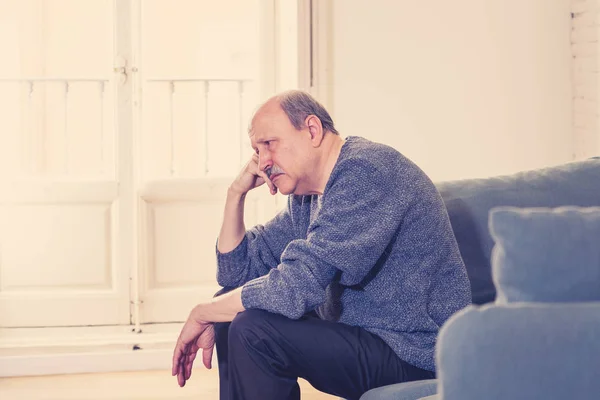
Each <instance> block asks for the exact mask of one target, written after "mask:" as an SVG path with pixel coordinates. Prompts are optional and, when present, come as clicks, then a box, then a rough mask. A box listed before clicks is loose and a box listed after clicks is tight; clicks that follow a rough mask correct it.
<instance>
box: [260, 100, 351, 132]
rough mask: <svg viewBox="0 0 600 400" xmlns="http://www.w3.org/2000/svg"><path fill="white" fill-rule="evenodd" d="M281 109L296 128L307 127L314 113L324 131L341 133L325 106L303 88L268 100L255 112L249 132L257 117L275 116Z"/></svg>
mask: <svg viewBox="0 0 600 400" xmlns="http://www.w3.org/2000/svg"><path fill="white" fill-rule="evenodd" d="M281 110H283V112H284V113H285V114H286V115H287V117H288V119H289V120H290V123H291V124H292V125H293V126H294V128H296V130H301V129H303V128H305V127H306V119H307V118H308V117H309V116H311V115H314V116H315V117H317V118H318V119H319V121H320V122H321V125H322V127H323V131H325V132H331V133H333V134H336V135H338V134H339V133H338V131H337V130H336V129H335V126H334V123H333V120H332V118H331V116H330V115H329V113H328V112H327V110H326V109H325V107H323V106H322V105H321V104H320V103H319V102H318V101H317V100H316V99H315V98H314V97H312V96H311V95H310V94H308V93H306V92H303V91H301V90H289V91H287V92H283V93H280V94H278V95H275V96H273V97H271V98H270V99H269V100H267V101H266V102H265V103H264V104H263V105H262V106H260V107H259V109H258V110H257V111H256V113H255V114H254V117H253V118H252V122H251V124H250V127H249V129H248V130H249V133H250V134H251V131H252V126H253V125H254V121H255V119H256V118H261V117H264V116H266V117H269V116H273V115H276V114H277V113H279V112H281Z"/></svg>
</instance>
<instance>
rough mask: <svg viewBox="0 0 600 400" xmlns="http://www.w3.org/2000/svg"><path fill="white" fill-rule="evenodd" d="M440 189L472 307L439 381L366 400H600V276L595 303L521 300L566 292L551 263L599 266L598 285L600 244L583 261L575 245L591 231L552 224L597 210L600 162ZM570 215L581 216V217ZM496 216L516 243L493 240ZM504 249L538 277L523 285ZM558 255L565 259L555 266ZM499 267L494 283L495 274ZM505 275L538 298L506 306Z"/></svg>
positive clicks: (443, 344)
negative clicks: (551, 287) (537, 292)
mask: <svg viewBox="0 0 600 400" xmlns="http://www.w3.org/2000/svg"><path fill="white" fill-rule="evenodd" d="M437 186H438V189H439V191H440V193H441V194H442V197H443V199H444V202H445V204H446V207H447V209H448V214H449V217H450V221H451V223H452V227H453V229H454V233H455V235H456V239H457V241H458V244H459V247H460V251H461V254H462V257H463V259H464V261H465V265H466V267H467V272H468V275H469V278H470V281H471V289H472V296H473V304H474V305H473V306H470V307H468V308H467V309H465V310H462V311H461V312H459V313H457V314H456V315H454V316H453V317H452V318H451V319H450V320H449V321H448V322H447V323H446V324H445V325H444V327H442V329H441V331H440V335H439V339H438V346H437V349H436V357H437V359H436V363H437V372H438V379H437V380H429V381H420V382H407V383H401V384H397V385H389V386H385V387H381V388H376V389H373V390H370V391H369V392H367V393H365V394H364V395H363V396H362V397H361V400H375V399H378V400H379V399H381V400H416V399H424V398H427V399H428V400H429V399H439V400H453V399H462V400H470V399H473V400H474V399H520V398H523V399H525V398H527V399H542V398H543V399H567V398H577V399H585V398H594V399H600V386H599V385H600V378H596V379H595V380H594V379H591V377H592V376H593V375H595V374H597V373H598V371H600V345H599V344H598V342H600V339H598V340H596V337H598V338H600V286H598V285H597V284H598V283H599V282H600V275H599V276H598V280H597V281H596V282H595V284H596V286H594V284H593V283H592V285H591V288H592V289H591V290H589V291H591V292H594V290H593V289H594V288H598V290H597V294H598V296H597V298H596V299H594V298H593V296H591V297H589V298H586V299H579V298H577V296H575V298H576V300H573V298H572V297H573V296H571V297H569V296H563V297H564V298H563V297H561V296H558V295H556V293H554V294H553V295H554V296H555V297H556V298H554V297H552V296H549V297H548V298H544V300H543V301H540V299H538V298H535V296H530V295H526V294H523V293H526V292H527V290H532V288H533V289H535V288H538V289H539V288H545V287H546V286H548V285H547V283H548V282H552V280H553V278H556V280H557V282H556V285H557V287H563V288H564V286H567V287H569V285H570V284H571V283H570V282H568V279H567V281H565V276H566V277H569V276H570V275H569V274H566V275H561V274H557V275H556V276H555V275H549V272H548V271H547V270H545V269H543V268H546V267H545V266H546V265H547V264H548V263H551V262H554V261H556V262H557V263H558V262H559V261H560V262H562V264H560V263H559V264H560V265H559V266H558V267H561V266H562V268H563V269H564V264H565V261H564V258H565V257H567V258H566V259H567V260H576V264H577V263H578V264H577V265H575V266H574V268H575V267H579V266H580V264H582V265H584V264H585V263H586V262H587V263H590V262H591V263H592V264H593V263H595V262H597V264H595V265H593V266H592V269H591V275H592V279H589V277H588V276H586V278H587V279H588V281H589V280H591V281H593V280H594V279H593V276H594V275H593V273H594V271H600V261H597V260H594V259H593V256H594V255H595V254H598V251H600V250H598V249H600V236H598V237H597V238H596V239H597V241H596V242H594V241H592V242H588V241H583V242H585V245H587V247H585V246H584V248H583V250H581V251H576V247H575V246H574V245H575V244H578V243H582V240H576V239H574V238H573V237H577V238H579V239H581V238H582V237H585V236H577V232H576V231H577V229H580V230H581V229H583V228H585V227H588V228H589V226H588V225H589V224H588V225H586V224H585V223H583V222H581V221H579V222H574V223H573V224H572V225H569V224H568V223H567V224H566V225H565V226H564V227H562V228H560V227H561V225H560V224H558V225H556V226H555V225H552V223H551V222H552V221H554V222H556V221H555V220H556V219H557V218H558V219H560V218H559V217H562V214H560V213H564V212H565V211H564V210H562V209H560V210H559V211H558V213H559V217H557V215H556V212H557V211H556V208H559V207H562V206H577V207H586V208H587V207H600V157H596V158H592V159H589V160H585V161H578V162H571V163H567V164H564V165H559V166H555V167H550V168H544V169H538V170H533V171H526V172H521V173H517V174H513V175H507V176H500V177H493V178H486V179H468V180H460V181H450V182H441V183H439V184H437ZM503 207H504V208H503ZM506 207H509V208H508V209H506ZM510 207H512V208H510ZM540 208H544V209H545V213H542V214H543V215H544V217H539V216H538V214H535V213H534V215H536V216H537V217H539V218H540V219H541V220H543V219H544V218H546V219H547V220H548V221H550V222H548V221H546V222H548V224H547V226H544V228H540V226H543V225H544V224H543V223H538V224H537V225H536V224H535V223H534V224H533V225H532V222H531V219H532V217H531V213H532V212H534V211H535V210H539V209H540ZM570 212H571V214H569V215H580V214H581V213H580V210H571V211H570ZM584 214H585V213H584ZM490 215H495V217H496V218H497V220H498V221H497V223H498V225H499V226H503V223H504V225H506V224H507V223H506V221H504V220H508V221H510V223H508V225H509V226H511V225H510V224H511V223H512V224H513V226H512V232H513V233H514V234H513V235H512V236H511V235H509V236H508V237H505V236H502V235H501V234H500V233H494V230H493V229H492V228H493V226H492V225H493V224H492V221H490V218H489V216H490ZM507 215H508V216H507ZM515 215H516V216H517V217H515ZM537 217H536V218H537ZM503 218H504V220H503ZM519 218H521V219H519ZM573 218H575V217H573ZM566 220H569V219H568V218H566ZM575 220H577V218H575ZM503 221H504V222H503ZM515 221H516V222H515ZM563 222H564V221H563ZM584 222H585V221H584ZM592 225H593V224H592ZM515 226H516V227H517V228H515ZM531 226H533V227H534V228H536V229H538V231H533V232H534V233H531V232H530V234H529V236H523V235H522V234H520V232H524V231H527V229H530V228H528V227H531ZM557 226H559V228H560V229H559V228H557ZM582 227H583V228H582ZM531 229H533V228H531ZM531 229H530V230H531ZM509 231H510V229H509ZM494 234H495V236H494V237H493V236H492V235H494ZM511 237H512V238H519V240H520V241H515V240H514V239H511ZM532 238H541V239H540V240H541V242H540V243H537V248H536V247H535V246H532V244H531V240H530V239H532ZM542 239H543V240H542ZM502 240H504V241H506V243H505V244H506V245H507V246H508V245H510V246H508V247H507V248H506V249H509V250H507V252H508V253H509V254H513V253H518V254H519V256H520V257H521V259H520V260H519V262H520V263H521V264H525V265H527V266H528V268H529V264H532V265H538V264H539V265H538V266H539V269H538V270H537V271H536V272H535V273H533V272H531V271H529V269H527V271H529V272H526V273H525V274H524V275H519V274H523V268H522V265H521V268H512V269H511V268H508V267H507V266H510V265H511V263H510V262H512V263H513V264H514V263H515V260H513V259H510V257H508V258H509V261H510V262H508V261H506V260H504V259H502V257H500V261H499V260H498V258H497V257H496V258H495V259H494V262H492V261H491V260H492V256H493V254H496V255H497V254H498V253H502V249H503V248H502ZM544 240H545V242H544ZM589 243H597V246H596V247H594V246H593V245H590V244H589ZM494 245H496V248H494ZM511 246H512V247H511ZM544 246H546V247H544ZM548 246H550V248H548ZM506 249H504V250H506ZM542 249H544V250H542ZM552 249H555V250H556V251H557V252H558V251H559V250H560V251H563V253H567V256H565V255H564V254H558V255H553V256H552V257H553V258H552V257H551V255H552V254H553V253H552V252H550V251H549V250H552ZM502 254H504V253H502ZM590 254H591V255H590ZM540 255H545V256H548V257H551V258H548V257H546V258H545V259H543V260H544V262H545V264H544V263H543V262H538V264H536V262H537V261H539V260H538V259H540V257H539V256H540ZM561 257H563V258H561ZM581 257H584V258H583V259H581ZM585 257H588V258H587V259H586V258H585ZM536 260H537V261H536ZM496 264H497V265H498V266H497V267H496V266H495V267H494V268H495V269H494V273H493V271H492V265H496ZM566 264H567V265H568V264H569V262H566ZM512 266H513V267H514V265H512ZM542 267H543V268H542ZM497 268H499V269H500V271H504V270H506V271H512V272H511V273H512V274H513V275H512V276H511V275H510V273H505V274H504V275H503V274H502V273H500V272H499V271H498V270H497ZM503 268H504V269H503ZM594 268H596V269H595V270H594ZM532 270H533V267H532ZM515 271H516V272H515ZM563 272H564V271H563ZM536 273H537V274H538V276H536ZM528 274H529V275H528ZM540 274H542V278H541V279H540V276H539V275H540ZM543 274H546V275H543ZM505 275H506V276H510V279H512V281H511V282H512V283H511V284H514V283H515V282H521V281H524V282H528V283H529V284H530V285H531V286H532V288H527V287H526V288H525V289H523V292H522V293H521V294H520V297H519V296H516V297H515V296H512V297H511V295H508V296H507V295H506V293H505V292H503V291H500V292H499V293H498V294H500V296H497V287H499V286H500V288H502V287H501V284H502V281H499V280H498V279H500V278H502V277H503V276H505ZM584 275H585V274H584ZM527 276H530V277H535V278H536V279H530V281H532V282H534V283H533V284H531V282H529V281H528V280H527V279H524V277H525V278H527ZM579 278H581V276H579ZM510 279H509V281H510ZM584 280H585V279H584ZM536 285H537V286H536ZM561 285H562V286H561ZM508 286H510V285H508ZM517 286H518V285H517ZM572 286H573V287H572V289H573V292H574V293H578V292H581V290H582V288H581V287H582V282H579V281H577V282H573V283H572ZM521 289H522V288H521ZM588 289H589V288H588ZM511 290H512V289H511ZM557 290H558V289H557ZM555 292H556V291H555ZM558 292H560V290H558ZM508 293H512V292H511V291H510V290H508ZM513 297H514V298H513ZM508 298H510V299H511V301H508V300H507V299H508ZM584 300H585V301H584ZM438 391H439V393H438Z"/></svg>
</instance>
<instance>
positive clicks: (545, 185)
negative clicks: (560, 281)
mask: <svg viewBox="0 0 600 400" xmlns="http://www.w3.org/2000/svg"><path fill="white" fill-rule="evenodd" d="M599 182H600V158H593V159H589V160H585V161H578V162H571V163H567V164H563V165H559V166H556V167H551V168H544V169H538V170H534V171H526V172H521V173H517V174H514V175H507V176H500V177H494V178H486V179H465V180H458V181H447V182H441V183H437V184H436V186H437V188H438V190H439V191H440V193H441V195H442V198H443V200H444V203H445V204H446V208H447V210H448V215H449V217H450V222H451V224H452V228H453V230H454V234H455V236H456V240H457V242H458V245H459V247H460V252H461V255H462V257H463V260H464V261H465V265H466V267H467V273H468V275H469V279H470V282H471V291H472V296H473V303H475V304H484V303H488V302H491V301H494V299H495V296H496V290H495V286H494V283H493V281H492V273H491V266H490V257H491V252H492V248H493V245H494V242H493V240H492V237H491V236H490V233H489V230H488V215H489V211H490V210H491V209H492V208H494V207H497V206H514V207H559V206H565V205H573V206H581V207H590V206H600V189H599V186H600V183H599Z"/></svg>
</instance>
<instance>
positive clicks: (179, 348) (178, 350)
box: [171, 341, 183, 376]
mask: <svg viewBox="0 0 600 400" xmlns="http://www.w3.org/2000/svg"><path fill="white" fill-rule="evenodd" d="M182 353H183V343H181V342H180V341H177V344H176V345H175V350H174V351H173V366H172V367H171V375H173V376H175V375H177V373H178V372H179V364H180V358H181V355H182Z"/></svg>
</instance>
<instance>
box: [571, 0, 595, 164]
mask: <svg viewBox="0 0 600 400" xmlns="http://www.w3.org/2000/svg"><path fill="white" fill-rule="evenodd" d="M599 10H600V0H572V1H571V12H572V13H573V22H572V31H571V45H572V46H571V49H572V53H573V129H574V131H573V132H574V138H575V144H574V145H575V154H576V156H577V158H578V159H584V158H588V157H591V156H598V155H600V132H599V131H598V128H599V127H600V126H599V124H598V118H600V112H599V111H600V108H599V104H598V90H599V89H600V88H599V87H598V73H599V68H598V55H599V54H600V51H599V49H598V46H599V44H598V37H599V34H598V28H599V27H600V16H599V14H598V11H599Z"/></svg>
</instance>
